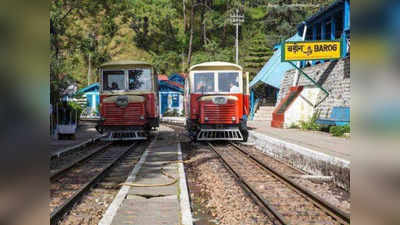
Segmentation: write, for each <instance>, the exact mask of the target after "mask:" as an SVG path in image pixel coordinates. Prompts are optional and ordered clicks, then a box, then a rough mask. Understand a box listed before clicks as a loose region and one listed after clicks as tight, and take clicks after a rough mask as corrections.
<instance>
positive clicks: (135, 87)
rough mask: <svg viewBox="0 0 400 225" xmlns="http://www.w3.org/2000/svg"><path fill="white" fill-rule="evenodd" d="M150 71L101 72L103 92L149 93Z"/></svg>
mask: <svg viewBox="0 0 400 225" xmlns="http://www.w3.org/2000/svg"><path fill="white" fill-rule="evenodd" d="M151 83H152V82H151V69H131V70H114V71H103V90H105V91H113V90H129V91H150V90H151V86H152V85H151Z"/></svg>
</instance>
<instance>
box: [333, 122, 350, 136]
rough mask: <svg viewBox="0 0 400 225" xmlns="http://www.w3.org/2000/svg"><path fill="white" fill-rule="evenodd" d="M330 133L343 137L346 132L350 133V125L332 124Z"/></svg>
mask: <svg viewBox="0 0 400 225" xmlns="http://www.w3.org/2000/svg"><path fill="white" fill-rule="evenodd" d="M329 133H331V134H332V135H333V136H337V137H341V136H343V135H344V134H345V133H350V126H349V125H345V126H331V127H330V128H329Z"/></svg>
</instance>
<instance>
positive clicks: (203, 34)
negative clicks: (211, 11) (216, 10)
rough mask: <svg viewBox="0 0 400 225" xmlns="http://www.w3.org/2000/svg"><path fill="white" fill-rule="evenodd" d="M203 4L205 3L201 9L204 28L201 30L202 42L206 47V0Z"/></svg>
mask: <svg viewBox="0 0 400 225" xmlns="http://www.w3.org/2000/svg"><path fill="white" fill-rule="evenodd" d="M202 3H203V5H202V7H201V24H202V27H201V28H202V29H201V42H202V43H203V45H205V44H206V37H205V31H206V23H205V21H204V13H205V10H204V8H205V5H204V4H206V3H205V2H204V0H203V1H202Z"/></svg>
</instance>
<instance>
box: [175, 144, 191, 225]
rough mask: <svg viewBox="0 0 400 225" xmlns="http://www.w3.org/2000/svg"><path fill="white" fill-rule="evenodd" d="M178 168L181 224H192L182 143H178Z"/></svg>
mask: <svg viewBox="0 0 400 225" xmlns="http://www.w3.org/2000/svg"><path fill="white" fill-rule="evenodd" d="M178 161H179V163H178V170H179V189H180V192H179V203H180V208H181V224H182V225H192V224H193V218H192V211H191V208H190V201H189V193H188V188H187V185H186V175H185V169H184V166H183V163H182V148H181V143H178Z"/></svg>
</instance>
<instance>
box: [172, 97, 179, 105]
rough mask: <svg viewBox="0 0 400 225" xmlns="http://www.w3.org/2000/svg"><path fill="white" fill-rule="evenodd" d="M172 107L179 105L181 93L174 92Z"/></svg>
mask: <svg viewBox="0 0 400 225" xmlns="http://www.w3.org/2000/svg"><path fill="white" fill-rule="evenodd" d="M171 107H179V95H178V94H172V105H171Z"/></svg>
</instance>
